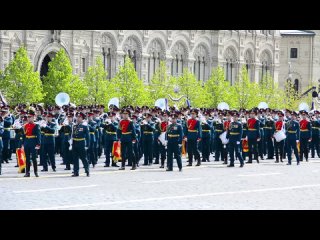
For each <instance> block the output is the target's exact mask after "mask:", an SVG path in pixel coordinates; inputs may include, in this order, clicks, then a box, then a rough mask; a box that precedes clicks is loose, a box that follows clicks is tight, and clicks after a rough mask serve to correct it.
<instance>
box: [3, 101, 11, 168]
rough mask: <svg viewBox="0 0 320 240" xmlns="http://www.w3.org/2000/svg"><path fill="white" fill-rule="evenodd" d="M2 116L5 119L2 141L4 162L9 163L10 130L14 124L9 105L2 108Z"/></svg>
mask: <svg viewBox="0 0 320 240" xmlns="http://www.w3.org/2000/svg"><path fill="white" fill-rule="evenodd" d="M1 117H2V119H3V130H4V131H3V135H2V142H3V149H2V159H3V161H4V162H6V163H9V161H8V160H9V157H10V153H9V151H10V144H9V142H10V130H11V126H12V124H13V120H12V117H11V116H9V109H8V107H2V109H1Z"/></svg>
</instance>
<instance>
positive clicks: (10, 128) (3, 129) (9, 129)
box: [3, 128, 11, 130]
mask: <svg viewBox="0 0 320 240" xmlns="http://www.w3.org/2000/svg"><path fill="white" fill-rule="evenodd" d="M3 130H11V128H4V129H3Z"/></svg>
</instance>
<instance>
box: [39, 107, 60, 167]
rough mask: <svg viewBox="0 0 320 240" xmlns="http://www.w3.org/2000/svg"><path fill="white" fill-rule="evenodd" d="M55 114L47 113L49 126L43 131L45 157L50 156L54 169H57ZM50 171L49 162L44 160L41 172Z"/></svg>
mask: <svg viewBox="0 0 320 240" xmlns="http://www.w3.org/2000/svg"><path fill="white" fill-rule="evenodd" d="M52 118H53V115H52V114H51V113H48V115H47V126H46V127H44V128H42V131H43V132H44V136H43V142H42V148H43V154H44V159H46V158H47V155H48V158H49V160H50V163H51V167H52V170H53V171H54V172H55V171H56V160H55V154H54V149H55V135H54V133H55V131H56V128H57V126H56V123H55V122H54V121H53V120H52ZM47 171H48V162H47V161H43V169H42V170H41V172H47Z"/></svg>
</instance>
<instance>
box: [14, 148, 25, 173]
mask: <svg viewBox="0 0 320 240" xmlns="http://www.w3.org/2000/svg"><path fill="white" fill-rule="evenodd" d="M16 154H17V159H18V166H19V170H18V173H22V172H24V169H25V168H26V154H25V152H24V150H23V149H22V148H17V150H16Z"/></svg>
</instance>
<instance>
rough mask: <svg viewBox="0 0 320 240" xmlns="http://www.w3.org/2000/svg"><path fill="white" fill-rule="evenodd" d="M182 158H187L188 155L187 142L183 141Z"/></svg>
mask: <svg viewBox="0 0 320 240" xmlns="http://www.w3.org/2000/svg"><path fill="white" fill-rule="evenodd" d="M181 153H182V157H185V156H186V154H187V151H186V140H182V149H181Z"/></svg>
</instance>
